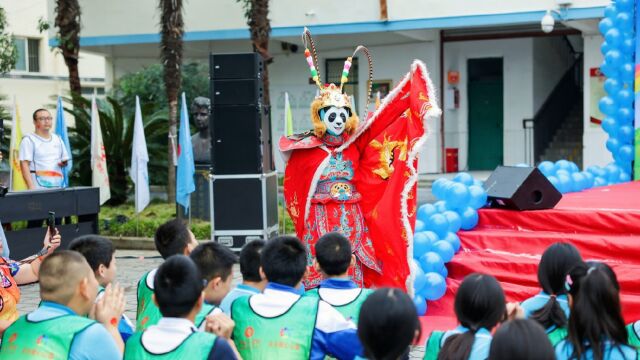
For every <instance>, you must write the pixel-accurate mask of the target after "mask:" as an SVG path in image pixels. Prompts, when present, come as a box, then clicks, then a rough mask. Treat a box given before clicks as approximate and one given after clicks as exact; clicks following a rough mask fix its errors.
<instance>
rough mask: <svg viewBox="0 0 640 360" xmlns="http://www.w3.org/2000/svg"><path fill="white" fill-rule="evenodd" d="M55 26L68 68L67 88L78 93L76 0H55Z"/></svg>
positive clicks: (78, 15)
mask: <svg viewBox="0 0 640 360" xmlns="http://www.w3.org/2000/svg"><path fill="white" fill-rule="evenodd" d="M55 11H56V20H55V26H56V27H57V28H58V48H60V50H61V51H62V56H63V57H64V62H65V64H67V68H68V69H69V88H70V89H71V92H72V93H75V94H80V93H81V86H80V74H79V72H78V54H79V53H80V14H81V11H80V4H78V0H56V9H55Z"/></svg>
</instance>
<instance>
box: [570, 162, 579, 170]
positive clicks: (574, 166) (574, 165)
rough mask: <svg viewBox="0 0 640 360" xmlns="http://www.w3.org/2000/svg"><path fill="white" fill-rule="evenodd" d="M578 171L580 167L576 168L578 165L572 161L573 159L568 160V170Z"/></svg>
mask: <svg viewBox="0 0 640 360" xmlns="http://www.w3.org/2000/svg"><path fill="white" fill-rule="evenodd" d="M578 171H580V169H579V168H578V165H576V163H574V162H573V161H569V172H570V173H574V172H578Z"/></svg>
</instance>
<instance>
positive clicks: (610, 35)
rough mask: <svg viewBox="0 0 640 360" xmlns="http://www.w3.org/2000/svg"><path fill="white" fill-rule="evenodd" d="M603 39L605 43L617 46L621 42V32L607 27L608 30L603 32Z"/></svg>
mask: <svg viewBox="0 0 640 360" xmlns="http://www.w3.org/2000/svg"><path fill="white" fill-rule="evenodd" d="M604 40H605V41H606V42H607V44H609V45H611V46H612V47H614V48H617V47H618V46H620V44H621V43H622V33H620V30H618V29H616V28H613V29H609V31H607V32H606V33H605V34H604Z"/></svg>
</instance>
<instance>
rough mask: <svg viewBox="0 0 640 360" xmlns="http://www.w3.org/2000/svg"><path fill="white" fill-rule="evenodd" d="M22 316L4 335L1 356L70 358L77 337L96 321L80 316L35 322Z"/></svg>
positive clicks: (8, 357) (15, 357) (24, 358)
mask: <svg viewBox="0 0 640 360" xmlns="http://www.w3.org/2000/svg"><path fill="white" fill-rule="evenodd" d="M28 315H29V314H27V315H23V316H21V317H19V318H18V320H16V321H15V322H14V323H13V324H11V326H9V328H7V330H5V332H4V335H3V336H2V344H1V345H0V359H20V360H29V359H68V358H69V353H70V352H71V344H72V343H73V339H74V338H75V336H76V335H77V334H78V333H80V332H81V331H82V330H84V329H86V328H88V327H89V326H91V325H93V324H95V323H96V322H95V321H94V320H91V319H87V318H86V317H82V316H77V315H61V316H57V317H54V318H51V319H46V320H41V321H32V320H29V319H27V316H28Z"/></svg>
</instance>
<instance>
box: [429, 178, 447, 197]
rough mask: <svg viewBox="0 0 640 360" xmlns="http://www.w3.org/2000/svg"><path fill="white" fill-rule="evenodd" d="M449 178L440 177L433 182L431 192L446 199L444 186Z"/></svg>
mask: <svg viewBox="0 0 640 360" xmlns="http://www.w3.org/2000/svg"><path fill="white" fill-rule="evenodd" d="M447 181H448V180H447V179H445V178H439V179H437V180H436V181H434V182H433V184H431V193H432V194H433V196H435V197H436V198H438V199H444V186H445V184H446V183H447Z"/></svg>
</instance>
